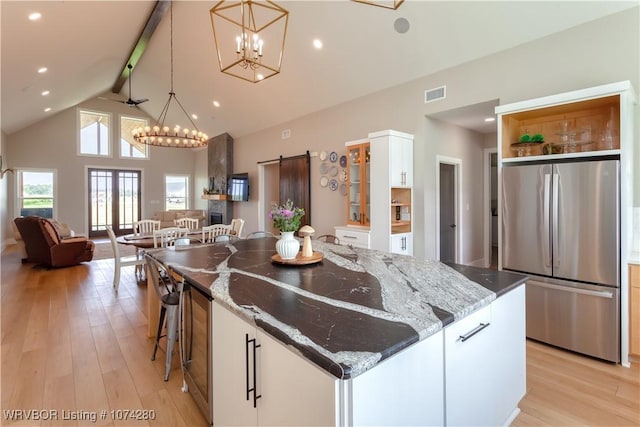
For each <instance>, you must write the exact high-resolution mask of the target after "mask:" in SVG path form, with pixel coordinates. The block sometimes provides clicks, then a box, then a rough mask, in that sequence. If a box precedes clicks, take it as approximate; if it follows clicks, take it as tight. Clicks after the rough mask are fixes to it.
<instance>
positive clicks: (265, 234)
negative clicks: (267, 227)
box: [246, 231, 276, 239]
mask: <svg viewBox="0 0 640 427" xmlns="http://www.w3.org/2000/svg"><path fill="white" fill-rule="evenodd" d="M263 237H276V236H275V235H274V234H273V233H272V232H270V231H254V232H253V233H249V234H247V237H246V238H247V239H261V238H263Z"/></svg>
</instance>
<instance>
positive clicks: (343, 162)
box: [340, 156, 347, 168]
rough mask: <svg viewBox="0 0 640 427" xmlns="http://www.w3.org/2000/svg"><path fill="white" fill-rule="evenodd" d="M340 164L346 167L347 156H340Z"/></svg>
mask: <svg viewBox="0 0 640 427" xmlns="http://www.w3.org/2000/svg"><path fill="white" fill-rule="evenodd" d="M340 166H342V167H343V168H346V167H347V156H340Z"/></svg>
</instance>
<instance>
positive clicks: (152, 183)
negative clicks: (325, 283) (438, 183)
mask: <svg viewBox="0 0 640 427" xmlns="http://www.w3.org/2000/svg"><path fill="white" fill-rule="evenodd" d="M639 28H640V7H637V8H634V9H631V10H628V11H625V12H622V13H618V14H615V15H611V16H609V17H605V18H603V19H600V20H597V21H593V22H590V23H587V24H584V25H581V26H578V27H574V28H572V29H570V30H567V31H564V32H561V33H557V34H554V35H551V36H548V37H545V38H543V39H540V40H536V41H533V42H531V43H527V44H523V45H521V46H519V47H517V48H514V49H510V50H507V51H504V52H500V53H497V54H494V55H491V56H488V57H485V58H481V59H479V60H476V61H472V62H469V63H466V64H463V65H460V66H457V67H454V68H451V69H448V70H443V71H441V72H438V73H435V74H432V75H428V76H425V77H422V78H420V79H417V80H414V81H412V82H408V83H406V84H403V85H400V86H397V87H393V88H387V89H383V90H381V91H379V92H377V93H374V94H371V95H368V96H365V97H363V98H359V99H355V100H352V101H350V102H347V103H344V104H341V105H338V106H335V107H333V108H330V109H327V110H323V111H320V112H317V113H314V114H311V115H308V116H304V117H301V118H298V119H296V120H293V121H290V122H287V123H283V124H282V125H280V126H276V127H273V128H269V129H265V130H263V131H261V132H258V133H255V134H252V135H244V136H236V135H232V137H233V138H234V141H235V142H234V167H233V170H234V172H249V174H250V185H251V196H250V201H249V202H242V203H240V202H238V203H234V204H233V208H234V216H236V217H242V218H244V219H245V220H246V221H247V223H246V224H245V230H246V232H247V233H248V232H250V231H254V230H256V229H257V227H258V225H257V224H258V221H257V218H258V203H257V198H258V192H257V189H258V182H257V170H258V165H257V162H259V161H264V160H270V159H274V158H277V157H279V156H280V155H283V156H289V155H297V154H303V153H304V152H306V151H307V150H309V151H311V152H318V151H321V150H325V151H336V152H337V153H338V154H344V153H345V152H346V150H345V147H344V142H345V141H350V140H354V139H360V138H365V137H366V136H367V134H368V133H369V132H372V131H377V130H382V129H396V130H399V131H402V132H407V133H411V134H414V135H415V142H414V182H415V192H414V220H415V221H414V231H415V233H416V239H415V240H416V242H415V254H416V255H417V256H419V257H432V256H433V254H434V244H433V242H435V240H434V239H435V237H434V236H435V229H434V224H435V220H434V215H433V213H432V212H433V209H432V208H431V207H432V206H433V205H434V200H435V199H434V197H435V192H434V191H435V190H434V188H435V187H434V186H435V171H434V165H435V156H436V155H448V153H451V152H456V153H459V154H460V156H461V157H463V158H464V159H468V160H465V168H467V170H468V171H469V172H468V173H466V174H465V176H464V177H463V179H468V180H469V181H470V182H473V186H469V187H468V188H467V189H466V190H465V191H466V197H467V199H468V200H469V204H470V211H469V212H470V213H469V217H468V218H465V219H464V221H468V224H469V225H468V226H467V229H468V231H469V233H470V234H469V235H468V236H466V235H465V241H466V242H467V244H468V247H465V249H464V251H463V258H464V259H463V260H464V261H472V260H475V259H477V258H479V257H480V256H481V254H482V249H481V247H480V246H481V242H482V229H481V228H482V227H481V226H480V225H476V223H478V224H480V223H481V221H482V218H481V216H482V214H484V213H483V212H481V213H480V215H478V214H477V212H476V209H477V208H476V205H477V204H478V202H477V199H478V198H479V197H481V190H482V189H481V188H477V185H476V184H475V183H481V182H482V168H481V164H482V156H481V155H478V154H477V153H478V152H479V150H480V151H481V149H480V148H479V146H480V145H481V146H483V147H486V137H485V142H484V143H483V142H481V141H480V140H481V139H482V138H479V137H478V136H477V135H473V133H466V132H464V131H462V130H459V129H447V130H446V133H447V134H448V133H451V134H454V135H456V143H455V145H454V146H449V145H448V144H449V142H448V141H443V140H440V139H439V138H437V136H438V135H442V132H443V130H442V129H441V128H440V125H438V124H437V123H436V122H435V121H434V120H431V119H428V117H429V116H430V115H432V114H435V113H438V112H441V111H447V110H451V109H455V108H460V107H464V106H467V105H472V104H477V103H481V102H487V101H490V100H494V99H499V100H500V103H501V104H506V103H511V102H515V101H521V100H525V99H530V98H537V97H540V96H546V95H552V94H556V93H561V92H567V91H571V90H577V89H582V88H586V87H592V86H597V85H601V84H606V83H611V82H616V81H621V80H630V81H631V83H632V84H633V86H634V87H635V88H636V90H640V65H639V63H640V41H639V40H640V29H639ZM505 37H508V35H505ZM382 60H383V59H382ZM353 75H354V78H357V75H358V74H357V73H354V74H353ZM275 78H277V77H275ZM310 84H313V82H310ZM442 85H446V86H447V98H446V99H445V100H441V101H438V102H433V103H430V104H424V103H423V98H424V91H425V90H426V89H431V88H434V87H438V86H442ZM98 102H99V101H98V100H94V101H91V102H90V103H88V104H87V106H93V108H98V104H96V103H98ZM108 104H113V105H114V106H117V104H115V103H108ZM114 106H110V107H109V108H112V110H113V108H115V107H114ZM100 107H101V108H100V109H102V107H103V105H100ZM104 108H107V107H106V106H105V107H104ZM121 108H125V109H126V108H127V107H121ZM113 111H115V110H113ZM126 111H130V110H126ZM126 111H122V112H123V113H126ZM639 116H640V115H639V114H636V115H635V117H636V121H635V124H634V125H635V133H636V138H635V140H636V145H637V141H639V140H640V117H639ZM75 129H76V125H75V109H72V110H70V111H65V112H62V113H60V114H58V115H56V116H53V117H51V118H49V119H48V120H45V121H42V122H40V123H37V124H35V125H33V126H31V127H29V128H27V129H25V130H23V131H21V132H18V133H16V134H12V135H8V136H6V140H5V141H4V146H3V153H5V152H6V153H7V158H10V159H11V165H12V166H14V167H47V168H56V169H58V171H59V173H60V177H59V182H58V183H59V186H60V190H61V191H60V193H59V197H60V200H59V201H60V202H61V203H60V205H59V207H60V209H59V212H58V216H59V217H60V218H61V219H63V220H65V221H67V222H70V223H71V224H72V226H73V227H74V228H76V229H83V227H84V225H85V224H86V220H85V218H84V216H85V215H84V209H85V205H86V202H85V201H84V199H83V198H82V197H78V195H80V194H85V193H84V190H85V188H84V180H83V179H81V178H80V177H83V174H84V167H85V165H87V164H91V165H97V166H102V165H104V166H118V167H121V166H131V167H138V166H139V167H142V168H144V181H143V185H144V188H143V191H144V195H145V204H144V207H143V210H144V215H146V216H150V215H153V212H154V211H155V210H157V209H158V208H159V205H155V204H153V203H152V201H154V200H157V201H161V200H162V196H163V194H162V182H163V179H162V177H163V175H164V173H165V172H166V173H189V174H194V175H195V176H196V178H197V179H196V181H195V182H196V183H200V182H206V179H207V178H206V168H204V165H203V164H201V161H200V160H198V158H197V153H194V152H193V151H191V150H177V149H163V148H154V149H153V151H152V160H151V161H140V160H121V159H117V158H114V159H93V158H88V159H83V158H79V157H77V156H76V154H75V150H76V148H75V147H76V136H75ZM283 129H290V130H291V138H289V139H286V140H283V139H281V132H282V130H283ZM494 140H495V138H494ZM465 141H468V143H465ZM635 152H636V154H635V170H640V149H636V151H635ZM476 158H477V159H476ZM474 159H475V160H474ZM467 162H468V163H469V164H468V165H467ZM319 163H320V161H319V159H318V157H313V158H312V161H311V167H312V171H311V183H312V189H311V209H312V211H313V218H312V219H313V224H312V225H313V227H314V228H315V229H316V232H317V233H318V234H324V233H331V232H333V226H334V225H341V224H344V223H345V216H346V198H345V197H343V196H341V195H340V193H339V192H338V191H335V192H332V191H331V190H329V189H328V188H322V187H320V185H319V180H320V176H321V175H320V173H319ZM472 163H473V164H472ZM476 163H477V165H476ZM465 177H466V178H465ZM201 180H205V181H201ZM201 186H204V185H201ZM201 191H202V189H201V188H194V197H195V198H198V197H199V195H200V193H201ZM476 192H478V193H479V194H476ZM634 194H635V196H634V198H635V203H634V205H635V206H640V185H637V186H636V188H635V193H634ZM13 196H14V195H13V192H12V189H9V191H8V197H9V204H11V200H12V198H13ZM480 206H481V204H480ZM10 216H11V215H10ZM2 229H3V230H6V229H7V227H6V224H3V227H2Z"/></svg>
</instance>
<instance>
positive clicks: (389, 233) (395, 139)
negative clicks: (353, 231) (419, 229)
mask: <svg viewBox="0 0 640 427" xmlns="http://www.w3.org/2000/svg"><path fill="white" fill-rule="evenodd" d="M369 144H370V146H371V159H372V160H371V168H372V173H371V212H372V214H371V248H372V249H378V250H381V251H386V252H393V253H400V254H412V253H413V237H412V235H413V234H412V233H413V224H412V221H413V216H412V206H413V189H412V188H411V185H412V184H413V135H410V134H408V133H403V132H398V131H395V130H384V131H380V132H372V133H370V134H369ZM398 234H402V235H404V236H403V237H399V238H397V239H396V238H394V236H395V235H398ZM407 237H409V238H407Z"/></svg>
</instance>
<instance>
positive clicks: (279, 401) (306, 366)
mask: <svg viewBox="0 0 640 427" xmlns="http://www.w3.org/2000/svg"><path fill="white" fill-rule="evenodd" d="M258 341H259V343H260V348H259V351H260V358H261V360H260V367H259V369H260V378H261V381H260V383H259V384H258V389H259V390H260V395H261V396H262V397H261V398H260V399H259V400H258V425H261V426H333V425H337V422H338V421H337V418H336V417H337V416H338V414H339V410H338V408H337V407H336V403H337V400H336V397H337V390H338V379H337V378H335V377H332V376H330V374H328V373H325V372H323V371H321V370H320V368H318V367H317V366H314V365H312V364H311V363H310V362H308V361H307V360H305V359H303V358H302V357H301V356H299V355H297V354H295V353H293V352H292V351H291V350H289V349H287V348H286V347H285V346H283V345H282V344H281V343H279V342H277V341H276V340H274V339H273V338H271V337H270V336H269V335H267V334H266V333H264V332H262V331H258Z"/></svg>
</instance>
